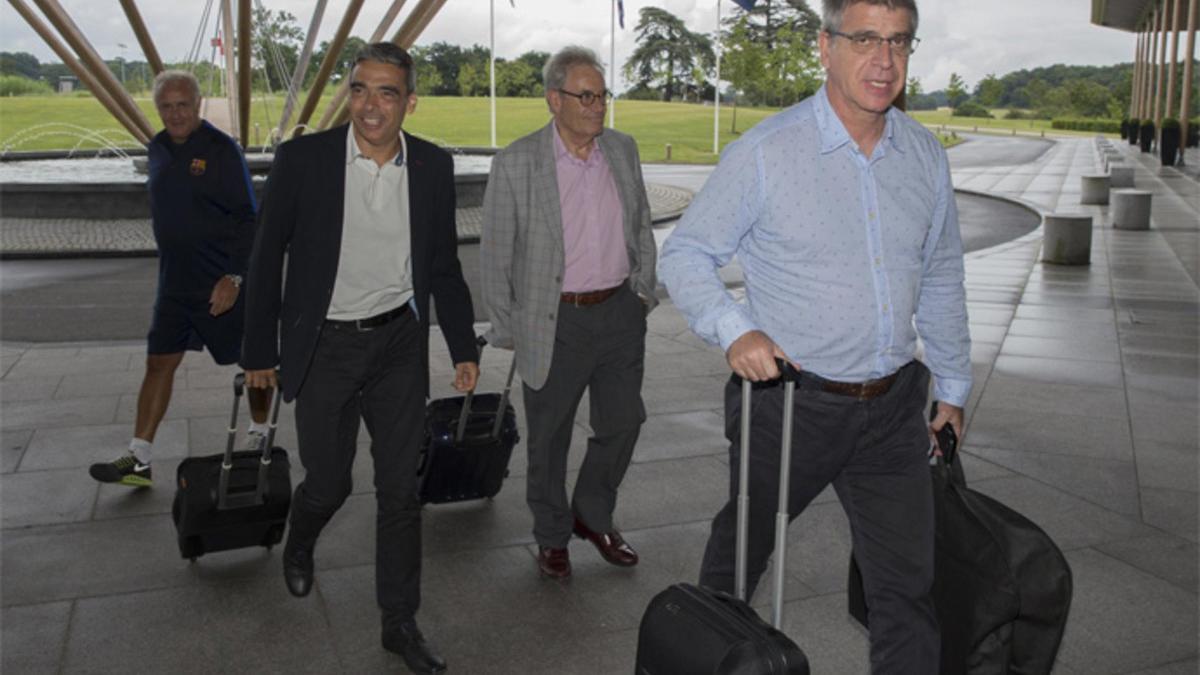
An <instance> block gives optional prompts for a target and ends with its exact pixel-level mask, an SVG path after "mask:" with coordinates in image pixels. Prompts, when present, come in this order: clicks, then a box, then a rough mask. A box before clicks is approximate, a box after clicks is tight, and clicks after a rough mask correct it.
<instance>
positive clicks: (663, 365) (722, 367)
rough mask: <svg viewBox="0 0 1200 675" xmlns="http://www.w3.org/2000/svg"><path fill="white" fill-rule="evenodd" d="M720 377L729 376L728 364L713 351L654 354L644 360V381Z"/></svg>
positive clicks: (723, 357) (720, 355)
mask: <svg viewBox="0 0 1200 675" xmlns="http://www.w3.org/2000/svg"><path fill="white" fill-rule="evenodd" d="M720 375H724V376H726V377H727V376H728V375H729V364H728V363H727V362H726V361H725V356H724V355H723V354H720V353H718V352H715V351H713V352H708V351H705V352H700V353H696V352H691V353H686V354H680V353H676V354H655V355H654V358H647V359H646V375H645V380H646V381H653V380H662V379H673V378H680V377H696V376H700V377H703V376H720ZM643 388H644V385H643Z"/></svg>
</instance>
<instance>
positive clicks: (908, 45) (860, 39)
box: [825, 30, 921, 56]
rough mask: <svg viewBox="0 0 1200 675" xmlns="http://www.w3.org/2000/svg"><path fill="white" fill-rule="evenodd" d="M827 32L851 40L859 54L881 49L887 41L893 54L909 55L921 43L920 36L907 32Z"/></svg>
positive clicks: (852, 47) (852, 46)
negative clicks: (887, 33)
mask: <svg viewBox="0 0 1200 675" xmlns="http://www.w3.org/2000/svg"><path fill="white" fill-rule="evenodd" d="M825 32H826V33H829V34H830V35H836V36H838V37H843V38H846V39H847V40H848V41H849V42H850V48H851V49H853V50H854V51H855V52H856V53H858V54H869V53H871V52H873V51H875V50H876V49H879V46H880V45H882V44H883V43H885V42H886V43H887V45H888V48H889V49H891V50H892V54H893V55H895V56H908V55H909V54H912V53H913V52H915V51H917V45H919V44H921V39H920V38H917V37H913V36H911V35H908V34H907V33H900V34H899V35H893V36H891V37H883V36H882V35H876V34H875V33H855V34H853V35H851V34H849V33H841V32H838V31H836V30H829V31H825Z"/></svg>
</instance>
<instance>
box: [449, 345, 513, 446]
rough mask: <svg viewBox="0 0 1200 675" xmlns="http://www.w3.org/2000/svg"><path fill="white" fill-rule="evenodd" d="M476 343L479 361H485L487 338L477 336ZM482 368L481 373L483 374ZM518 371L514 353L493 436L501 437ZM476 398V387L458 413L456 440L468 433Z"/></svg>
mask: <svg viewBox="0 0 1200 675" xmlns="http://www.w3.org/2000/svg"><path fill="white" fill-rule="evenodd" d="M475 344H476V345H478V347H479V357H478V358H479V361H478V362H477V363H482V362H483V348H484V347H485V346H487V338H485V337H483V336H482V335H480V336H479V337H477V338H475ZM482 372H483V371H482V370H481V371H480V374H482ZM515 372H517V356H516V354H514V355H513V362H512V365H511V366H509V368H508V379H506V380H505V381H504V393H502V394H500V403H499V404H498V406H497V407H496V421H495V422H494V423H493V424H492V438H500V425H502V424H503V423H504V413H505V411H506V410H508V394H509V391H510V390H512V381H513V373H515ZM475 388H476V389H478V388H479V383H478V382H476V383H475ZM474 400H475V389H472V390H471V391H468V392H467V395H466V397H465V398H464V399H463V406H462V411H461V412H460V413H459V414H458V428H457V429H455V431H454V442H455V443H462V439H463V436H465V435H466V433H467V418H468V417H470V416H471V403H472V402H474Z"/></svg>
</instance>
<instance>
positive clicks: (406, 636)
mask: <svg viewBox="0 0 1200 675" xmlns="http://www.w3.org/2000/svg"><path fill="white" fill-rule="evenodd" d="M383 648H384V649H386V650H388V651H389V652H392V653H393V654H399V655H400V656H401V658H403V659H404V665H406V666H408V669H409V670H411V671H413V672H414V673H422V674H423V675H424V674H429V673H444V672H446V660H445V659H443V658H442V657H441V655H440V654H438V653H437V651H435V650H434V648H433V645H431V644H429V642H428V641H426V640H425V636H424V635H422V634H421V629H420V628H417V622H416V621H408V622H406V623H403V624H400V627H399V628H397V629H395V630H390V631H385V632H384V634H383Z"/></svg>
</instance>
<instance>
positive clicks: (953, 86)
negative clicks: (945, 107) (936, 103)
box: [946, 73, 967, 108]
mask: <svg viewBox="0 0 1200 675" xmlns="http://www.w3.org/2000/svg"><path fill="white" fill-rule="evenodd" d="M946 97H947V98H949V99H950V107H951V108H957V107H958V106H959V104H960V103H962V102H963V101H965V100H966V99H967V87H966V84H965V83H964V82H963V79H962V78H961V77H959V76H958V73H950V84H948V85H946Z"/></svg>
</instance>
